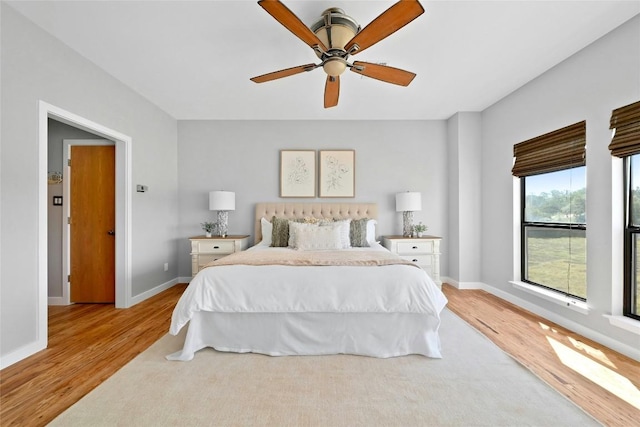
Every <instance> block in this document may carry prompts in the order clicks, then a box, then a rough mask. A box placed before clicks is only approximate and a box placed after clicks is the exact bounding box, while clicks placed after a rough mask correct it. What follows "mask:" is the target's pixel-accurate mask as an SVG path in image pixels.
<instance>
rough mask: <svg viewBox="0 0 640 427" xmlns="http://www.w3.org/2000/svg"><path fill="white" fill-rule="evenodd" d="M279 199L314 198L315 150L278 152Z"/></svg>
mask: <svg viewBox="0 0 640 427" xmlns="http://www.w3.org/2000/svg"><path fill="white" fill-rule="evenodd" d="M280 197H316V152H315V150H281V151H280Z"/></svg>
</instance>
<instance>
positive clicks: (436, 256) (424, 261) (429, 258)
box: [382, 236, 442, 286]
mask: <svg viewBox="0 0 640 427" xmlns="http://www.w3.org/2000/svg"><path fill="white" fill-rule="evenodd" d="M441 240H442V238H440V237H436V236H423V237H403V236H382V245H383V246H384V247H385V248H387V249H389V251H391V252H393V253H394V254H398V255H400V256H401V257H402V258H404V259H406V260H409V261H411V262H413V263H415V264H417V265H418V266H419V267H421V268H422V269H423V270H424V271H426V272H427V274H428V275H429V276H430V277H431V278H432V279H433V281H434V282H436V284H437V285H438V286H442V280H441V279H440V241H441Z"/></svg>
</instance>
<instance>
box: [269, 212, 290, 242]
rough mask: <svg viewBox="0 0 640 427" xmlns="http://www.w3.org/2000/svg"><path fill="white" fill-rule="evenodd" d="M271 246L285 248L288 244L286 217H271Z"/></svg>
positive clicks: (287, 222) (287, 221)
mask: <svg viewBox="0 0 640 427" xmlns="http://www.w3.org/2000/svg"><path fill="white" fill-rule="evenodd" d="M271 227H272V232H271V246H273V247H275V248H286V247H287V246H288V245H289V220H288V219H286V218H277V217H275V216H274V217H273V218H271Z"/></svg>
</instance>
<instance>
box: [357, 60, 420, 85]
mask: <svg viewBox="0 0 640 427" xmlns="http://www.w3.org/2000/svg"><path fill="white" fill-rule="evenodd" d="M351 71H353V72H354V73H358V74H362V75H363V76H367V77H371V78H372V79H377V80H382V81H383V82H387V83H393V84H394V85H400V86H409V83H411V81H412V80H413V78H414V77H415V76H416V75H415V73H412V72H411V71H405V70H401V69H400V68H393V67H387V66H386V65H380V64H372V63H370V62H362V61H355V62H354V63H353V66H352V67H351Z"/></svg>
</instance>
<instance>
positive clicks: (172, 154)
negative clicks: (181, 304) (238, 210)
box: [0, 2, 178, 364]
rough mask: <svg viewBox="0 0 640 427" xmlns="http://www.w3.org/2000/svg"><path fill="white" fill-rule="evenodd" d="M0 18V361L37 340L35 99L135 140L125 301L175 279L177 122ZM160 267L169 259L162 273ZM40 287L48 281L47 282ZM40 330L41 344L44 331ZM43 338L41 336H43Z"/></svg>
mask: <svg viewBox="0 0 640 427" xmlns="http://www.w3.org/2000/svg"><path fill="white" fill-rule="evenodd" d="M0 7H1V8H2V12H1V19H2V21H1V43H2V44H1V79H2V80H1V86H2V107H1V108H2V113H3V117H2V130H1V136H2V140H1V142H0V149H1V152H2V158H1V159H0V162H1V165H0V171H1V177H0V185H1V188H0V190H1V194H2V205H1V207H0V218H1V223H0V233H1V235H2V241H1V243H0V251H1V253H2V270H1V271H0V279H1V280H0V348H1V350H0V351H1V353H0V356H2V363H3V364H4V363H5V360H11V359H14V358H15V355H16V354H24V353H25V352H27V353H29V352H33V351H35V349H34V343H38V342H42V339H43V337H42V335H38V333H39V331H38V327H37V325H38V322H39V315H38V306H37V304H38V295H39V294H38V290H39V285H40V284H39V283H38V268H37V266H38V244H39V242H38V227H37V224H39V218H38V212H39V209H38V207H39V202H40V201H39V195H38V187H39V185H38V184H39V183H38V174H39V167H40V166H39V163H40V162H42V163H40V164H41V165H42V166H41V167H43V168H46V167H47V159H42V158H40V156H39V144H38V103H39V101H40V100H42V101H45V102H47V103H49V104H51V105H54V106H56V107H59V108H62V109H64V110H66V111H69V112H72V113H74V114H76V115H78V116H81V117H84V118H86V119H88V120H91V121H93V122H96V123H99V124H101V125H103V126H106V127H107V128H110V129H114V130H116V131H118V132H120V133H122V134H125V135H128V136H130V137H131V138H132V159H131V161H132V178H133V182H134V185H135V184H145V185H148V186H149V192H148V193H136V192H135V190H134V192H133V199H132V216H133V218H132V229H133V239H132V246H133V247H132V251H131V252H132V288H133V289H132V296H136V295H139V294H141V293H144V292H145V291H147V290H150V289H152V288H154V287H156V286H158V285H161V284H163V283H165V282H167V281H170V280H171V279H173V278H175V277H176V276H177V271H178V270H177V265H176V262H175V261H174V260H177V235H178V232H177V229H176V224H177V223H178V208H177V201H178V196H177V192H178V187H177V123H176V121H175V120H174V119H173V118H171V117H170V116H169V115H167V114H166V113H165V112H163V111H161V110H160V109H158V108H157V107H155V106H154V105H152V104H151V103H149V102H148V101H146V100H145V99H143V98H142V97H141V96H140V95H138V94H137V93H135V92H133V91H132V90H131V89H129V88H127V87H126V86H124V85H123V84H122V83H120V82H119V81H117V80H116V79H114V78H113V77H111V76H109V75H107V74H106V73H105V72H104V71H102V70H101V69H99V68H98V67H96V66H95V65H94V64H92V63H91V62H89V61H87V60H86V59H84V58H83V57H81V56H80V55H78V54H77V53H75V52H74V51H72V50H71V49H69V48H68V47H67V46H65V45H63V44H62V43H60V42H59V41H58V40H57V39H54V38H52V37H51V36H50V35H49V34H47V33H46V32H44V31H43V30H41V29H39V28H38V27H36V26H35V25H33V24H32V23H31V22H30V21H28V20H26V19H25V18H24V17H22V16H21V15H19V14H18V13H17V12H16V11H15V10H14V9H12V8H11V7H10V6H8V5H7V4H5V3H4V2H3V3H0ZM164 262H170V269H169V271H168V272H164V271H163V264H164ZM44 285H45V287H46V284H44ZM40 332H44V334H45V337H46V331H40ZM45 340H46V338H45Z"/></svg>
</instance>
